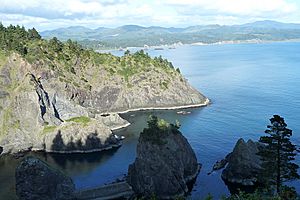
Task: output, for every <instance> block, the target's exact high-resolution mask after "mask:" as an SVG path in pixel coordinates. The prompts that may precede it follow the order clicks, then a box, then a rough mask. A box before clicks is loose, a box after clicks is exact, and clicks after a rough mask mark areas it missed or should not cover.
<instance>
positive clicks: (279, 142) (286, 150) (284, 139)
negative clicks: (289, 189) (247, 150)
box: [258, 115, 300, 196]
mask: <svg viewBox="0 0 300 200" xmlns="http://www.w3.org/2000/svg"><path fill="white" fill-rule="evenodd" d="M270 122H271V125H268V129H267V130H266V131H265V133H266V134H268V136H262V137H261V138H260V140H259V141H260V142H261V143H264V144H265V145H266V146H265V148H262V149H261V150H260V152H259V153H258V154H259V155H260V156H261V158H262V160H263V164H262V173H261V176H260V177H262V179H263V180H262V182H264V183H265V184H266V186H267V187H268V188H269V189H270V190H272V189H273V187H274V186H275V187H276V193H277V195H278V196H281V190H282V187H283V183H284V182H286V181H290V180H296V179H300V175H299V174H298V172H297V170H298V168H299V166H298V165H297V164H296V163H294V162H292V161H293V160H295V157H296V155H297V148H296V145H294V144H292V142H291V141H290V137H291V136H292V130H290V129H288V128H287V124H286V123H285V122H284V119H283V118H282V117H280V116H279V115H274V116H273V118H271V119H270Z"/></svg>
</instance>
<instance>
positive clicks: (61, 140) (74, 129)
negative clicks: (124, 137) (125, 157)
mask: <svg viewBox="0 0 300 200" xmlns="http://www.w3.org/2000/svg"><path fill="white" fill-rule="evenodd" d="M44 141H45V151H47V152H56V153H76V152H79V153H83V152H93V151H101V150H103V149H108V148H111V147H117V146H119V145H120V141H118V140H117V139H116V138H115V137H114V136H113V135H112V132H111V130H110V129H109V128H108V127H107V126H105V125H103V124H102V123H101V122H99V121H97V120H94V119H93V120H91V122H88V123H87V124H84V123H81V124H80V123H74V122H73V123H66V124H64V125H62V126H60V127H57V128H55V129H54V130H53V131H51V132H49V133H46V134H45V137H44Z"/></svg>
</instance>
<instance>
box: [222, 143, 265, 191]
mask: <svg viewBox="0 0 300 200" xmlns="http://www.w3.org/2000/svg"><path fill="white" fill-rule="evenodd" d="M260 147H261V144H259V143H258V142H253V141H252V140H248V141H247V142H245V141H244V140H243V139H242V138H241V139H239V140H238V141H237V143H236V145H235V147H234V149H233V151H232V153H230V154H229V155H228V156H227V157H226V160H227V162H228V164H227V166H226V168H225V169H224V170H223V172H222V179H223V180H224V181H225V182H228V183H231V184H240V185H243V186H253V185H255V184H256V183H257V180H258V173H259V171H260V169H261V160H260V157H259V156H258V155H257V153H258V151H259V148H260Z"/></svg>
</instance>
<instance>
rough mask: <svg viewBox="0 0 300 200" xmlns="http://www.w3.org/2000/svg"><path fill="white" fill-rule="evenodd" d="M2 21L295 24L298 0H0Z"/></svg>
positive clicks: (42, 24) (45, 25) (38, 24)
mask: <svg viewBox="0 0 300 200" xmlns="http://www.w3.org/2000/svg"><path fill="white" fill-rule="evenodd" d="M0 1H1V6H0V21H2V22H3V23H4V24H7V23H13V24H24V25H25V26H30V27H31V26H36V27H38V28H39V29H40V30H44V29H49V28H56V27H62V26H70V25H84V26H89V27H98V26H110V27H112V26H119V25H124V24H139V25H145V26H151V25H158V26H181V27H183V26H189V25H197V24H211V23H213V24H216V23H219V24H234V23H245V22H250V21H255V20H261V19H271V20H279V21H282V20H284V21H287V22H289V21H290V22H300V14H299V13H300V9H299V7H300V3H299V2H298V3H297V1H298V0H259V1H255V0H184V1H183V0H0Z"/></svg>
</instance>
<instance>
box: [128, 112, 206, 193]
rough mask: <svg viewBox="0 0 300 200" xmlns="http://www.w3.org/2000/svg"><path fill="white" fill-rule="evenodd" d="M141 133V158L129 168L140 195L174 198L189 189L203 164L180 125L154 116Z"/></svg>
mask: <svg viewBox="0 0 300 200" xmlns="http://www.w3.org/2000/svg"><path fill="white" fill-rule="evenodd" d="M148 125H149V127H148V128H146V129H144V130H143V132H142V133H141V135H140V138H139V143H138V145H137V157H136V159H135V161H134V163H133V164H131V165H130V166H129V169H128V178H127V181H128V183H129V184H130V185H131V186H132V188H133V190H134V191H135V193H136V194H137V195H140V196H143V197H146V198H149V197H151V196H152V195H155V196H157V197H158V198H159V199H174V197H178V196H183V195H185V194H186V193H187V192H188V191H189V188H188V183H189V182H190V181H192V180H194V179H195V178H196V177H197V175H198V173H199V170H200V167H201V165H200V164H199V163H198V162H197V158H196V155H195V153H194V151H193V149H192V148H191V146H190V144H189V143H188V141H187V139H186V138H185V137H184V136H183V135H182V134H181V132H180V131H179V130H178V127H177V126H176V125H172V124H169V123H167V122H165V121H164V120H162V119H157V118H156V117H152V118H151V119H150V121H149V122H148Z"/></svg>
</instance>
